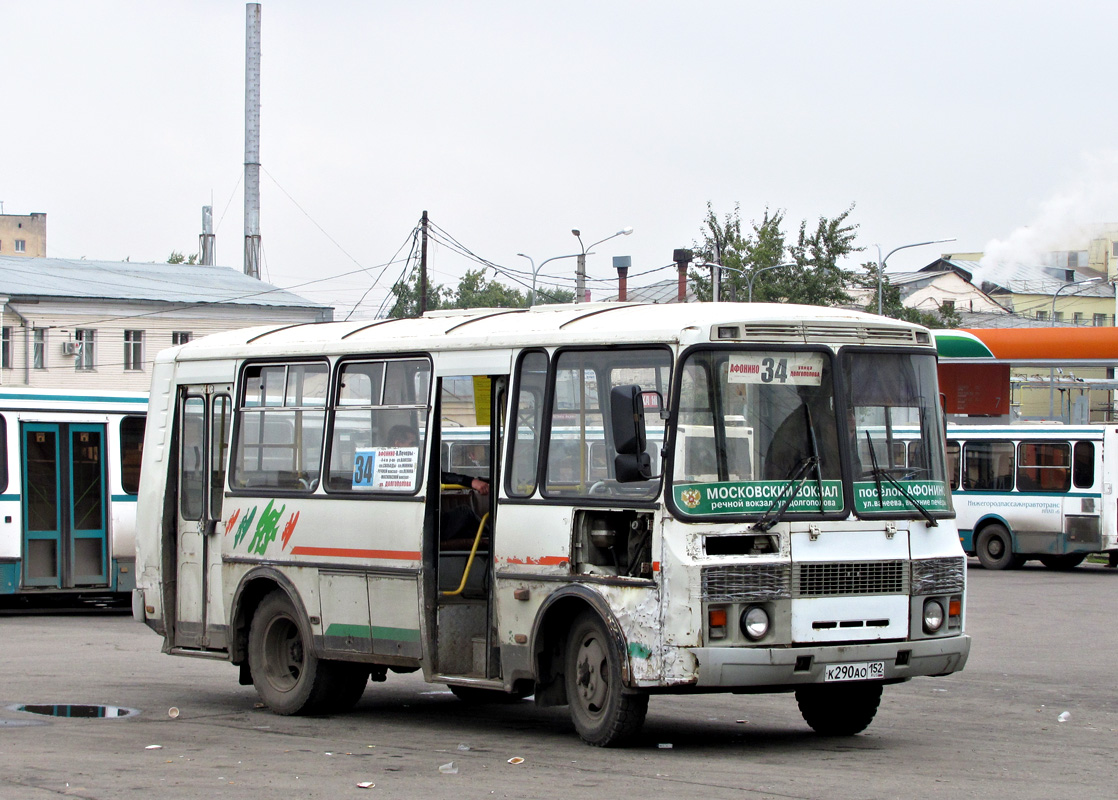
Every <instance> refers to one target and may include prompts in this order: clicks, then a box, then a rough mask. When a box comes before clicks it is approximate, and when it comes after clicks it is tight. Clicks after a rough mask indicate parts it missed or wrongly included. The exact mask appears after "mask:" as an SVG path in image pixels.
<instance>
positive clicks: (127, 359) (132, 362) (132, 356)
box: [124, 331, 144, 371]
mask: <svg viewBox="0 0 1118 800" xmlns="http://www.w3.org/2000/svg"><path fill="white" fill-rule="evenodd" d="M143 368H144V332H143V331H125V332H124V369H125V370H126V371H128V370H132V371H136V370H142V369H143Z"/></svg>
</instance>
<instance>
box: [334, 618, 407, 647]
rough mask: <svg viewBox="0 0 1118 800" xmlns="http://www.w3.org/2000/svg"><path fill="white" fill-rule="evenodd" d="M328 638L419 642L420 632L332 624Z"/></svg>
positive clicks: (340, 623)
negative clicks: (341, 637)
mask: <svg viewBox="0 0 1118 800" xmlns="http://www.w3.org/2000/svg"><path fill="white" fill-rule="evenodd" d="M326 635H327V636H345V637H350V638H353V639H387V640H389V641H393V642H418V641H419V631H418V630H417V629H414V628H386V627H384V626H381V625H373V626H369V625H348V624H345V623H342V622H332V623H330V627H328V628H327V629H326Z"/></svg>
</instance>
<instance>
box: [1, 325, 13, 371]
mask: <svg viewBox="0 0 1118 800" xmlns="http://www.w3.org/2000/svg"><path fill="white" fill-rule="evenodd" d="M0 368H3V369H11V368H12V326H11V325H5V326H4V327H3V328H0Z"/></svg>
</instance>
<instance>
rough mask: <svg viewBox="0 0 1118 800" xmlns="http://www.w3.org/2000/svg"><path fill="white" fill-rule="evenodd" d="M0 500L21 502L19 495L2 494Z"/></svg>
mask: <svg viewBox="0 0 1118 800" xmlns="http://www.w3.org/2000/svg"><path fill="white" fill-rule="evenodd" d="M0 500H19V495H18V494H0Z"/></svg>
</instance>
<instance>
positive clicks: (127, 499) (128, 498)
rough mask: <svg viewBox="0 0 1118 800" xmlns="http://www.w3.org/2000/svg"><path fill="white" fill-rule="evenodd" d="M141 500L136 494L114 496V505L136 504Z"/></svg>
mask: <svg viewBox="0 0 1118 800" xmlns="http://www.w3.org/2000/svg"><path fill="white" fill-rule="evenodd" d="M138 499H139V498H138V497H137V495H134V494H114V495H113V502H114V503H135V502H136V501H137V500H138Z"/></svg>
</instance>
